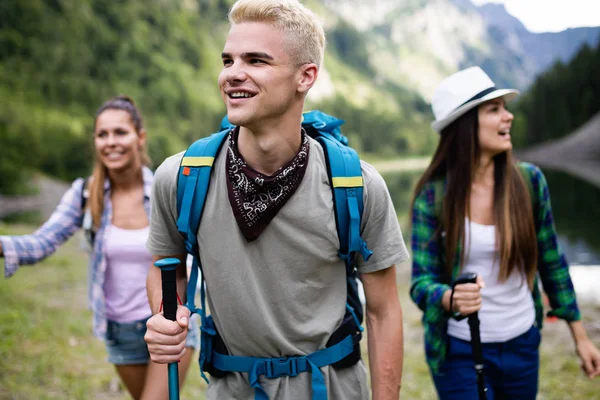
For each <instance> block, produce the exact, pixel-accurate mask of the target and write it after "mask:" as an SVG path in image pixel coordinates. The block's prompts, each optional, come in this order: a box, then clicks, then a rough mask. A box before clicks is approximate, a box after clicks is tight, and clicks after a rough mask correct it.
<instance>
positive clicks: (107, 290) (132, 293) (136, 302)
mask: <svg viewBox="0 0 600 400" xmlns="http://www.w3.org/2000/svg"><path fill="white" fill-rule="evenodd" d="M149 230H150V227H145V228H142V229H122V228H119V227H118V226H115V225H112V224H111V225H110V226H109V227H108V229H107V232H106V236H105V239H104V240H105V247H104V252H105V256H106V276H105V281H104V295H105V299H106V305H105V307H106V308H105V310H106V318H107V319H109V320H112V321H116V322H121V323H126V322H134V321H138V320H141V319H145V318H148V317H149V316H150V315H152V312H151V311H150V304H149V303H148V296H147V294H146V275H147V274H148V269H149V268H150V265H151V263H152V255H151V254H150V252H148V250H147V249H146V240H147V239H148V232H149Z"/></svg>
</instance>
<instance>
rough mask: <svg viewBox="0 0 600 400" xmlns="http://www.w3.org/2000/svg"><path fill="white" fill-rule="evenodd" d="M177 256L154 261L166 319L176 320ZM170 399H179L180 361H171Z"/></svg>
mask: <svg viewBox="0 0 600 400" xmlns="http://www.w3.org/2000/svg"><path fill="white" fill-rule="evenodd" d="M179 263H180V261H179V259H177V258H163V259H161V260H158V261H156V262H155V263H154V266H156V267H158V268H160V275H161V279H162V298H163V311H164V316H165V318H166V319H168V320H170V321H175V320H176V317H177V271H176V269H177V265H178V264H179ZM168 368H169V400H179V367H178V363H177V362H174V363H169V367H168Z"/></svg>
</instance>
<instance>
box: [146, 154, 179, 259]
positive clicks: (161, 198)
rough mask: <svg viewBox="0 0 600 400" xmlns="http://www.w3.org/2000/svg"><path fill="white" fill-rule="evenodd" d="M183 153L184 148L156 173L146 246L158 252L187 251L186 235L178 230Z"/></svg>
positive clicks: (159, 253)
mask: <svg viewBox="0 0 600 400" xmlns="http://www.w3.org/2000/svg"><path fill="white" fill-rule="evenodd" d="M182 157H183V152H182V153H179V154H176V155H174V156H171V157H169V158H167V159H166V160H165V161H164V162H163V163H162V164H161V165H160V166H159V167H158V169H157V170H156V173H155V175H154V183H153V185H152V197H151V205H152V207H151V213H150V233H149V235H148V241H147V243H146V247H147V248H148V250H149V251H150V252H151V253H152V254H153V255H155V256H167V255H175V254H184V253H185V252H186V251H185V244H184V239H183V236H182V235H181V233H179V231H178V230H177V174H178V171H179V164H180V163H181V159H182Z"/></svg>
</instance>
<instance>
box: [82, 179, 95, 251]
mask: <svg viewBox="0 0 600 400" xmlns="http://www.w3.org/2000/svg"><path fill="white" fill-rule="evenodd" d="M89 185H90V177H89V176H88V177H87V178H84V180H83V184H82V185H81V200H80V203H81V213H82V215H83V219H82V221H81V227H82V228H83V233H84V237H85V241H86V242H87V245H86V246H89V249H93V248H94V240H95V239H96V231H95V230H94V221H93V218H92V209H91V208H90V207H87V205H88V204H87V203H88V199H89V198H90V189H89Z"/></svg>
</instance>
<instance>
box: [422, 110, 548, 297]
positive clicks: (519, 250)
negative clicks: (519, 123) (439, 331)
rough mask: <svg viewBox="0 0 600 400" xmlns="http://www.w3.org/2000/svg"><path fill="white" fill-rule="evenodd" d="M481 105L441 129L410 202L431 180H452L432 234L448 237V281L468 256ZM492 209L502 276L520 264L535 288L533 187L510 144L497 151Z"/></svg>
mask: <svg viewBox="0 0 600 400" xmlns="http://www.w3.org/2000/svg"><path fill="white" fill-rule="evenodd" d="M477 110H478V109H477V107H475V108H473V109H472V110H470V111H468V112H467V113H465V114H464V115H463V116H461V117H460V118H459V119H457V120H456V121H454V122H453V123H452V124H450V125H449V126H447V127H446V128H445V129H443V130H442V132H441V137H440V142H439V144H438V147H437V149H436V151H435V153H434V156H433V159H432V161H431V163H430V164H429V167H428V168H427V170H426V171H425V173H424V174H423V176H422V177H421V179H420V180H419V182H418V183H417V185H416V187H415V192H414V195H413V199H412V204H411V209H412V208H413V207H414V202H415V199H416V197H417V196H418V195H419V193H421V191H422V190H423V187H424V186H425V184H426V183H428V182H431V181H435V180H444V179H446V180H447V184H446V193H445V195H444V201H443V205H442V213H441V216H440V218H439V219H440V221H439V224H438V229H437V231H436V233H435V235H436V237H434V238H431V239H432V240H439V241H440V243H442V242H445V245H444V247H445V248H444V254H443V260H444V269H443V273H444V277H445V280H446V281H447V282H448V283H449V282H450V281H451V277H452V270H453V267H454V265H455V263H456V262H459V263H460V268H461V269H462V268H463V266H464V261H465V249H464V243H465V223H464V221H465V217H467V216H469V215H470V206H469V205H470V201H469V199H470V196H471V184H472V182H473V178H474V175H475V169H476V168H475V167H476V166H477V163H478V161H479V157H480V153H481V151H480V146H479V138H478V130H479V122H478V116H477V115H478V112H477ZM493 212H494V218H495V221H496V222H495V225H496V235H497V236H496V237H497V238H498V239H497V240H498V242H499V243H497V248H498V249H499V254H500V271H499V276H498V277H499V279H500V281H501V282H503V281H505V280H506V279H507V278H508V277H509V276H510V274H511V273H512V272H513V270H514V269H515V268H520V269H521V270H522V271H523V272H524V274H525V277H526V278H527V283H528V285H529V287H530V288H532V286H533V280H534V277H535V273H536V269H537V257H538V252H537V240H536V232H535V225H534V219H533V210H532V206H531V198H530V195H529V190H528V188H527V185H526V183H525V181H524V180H523V177H522V176H521V173H520V172H519V170H518V168H517V166H516V165H515V162H514V160H513V157H512V151H510V150H509V151H506V152H503V153H500V154H498V155H496V156H495V157H494V211H493ZM436 217H437V216H436ZM444 231H445V233H446V234H445V240H443V241H442V240H440V239H441V238H442V232H444ZM459 245H460V248H459ZM457 250H458V254H457Z"/></svg>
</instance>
